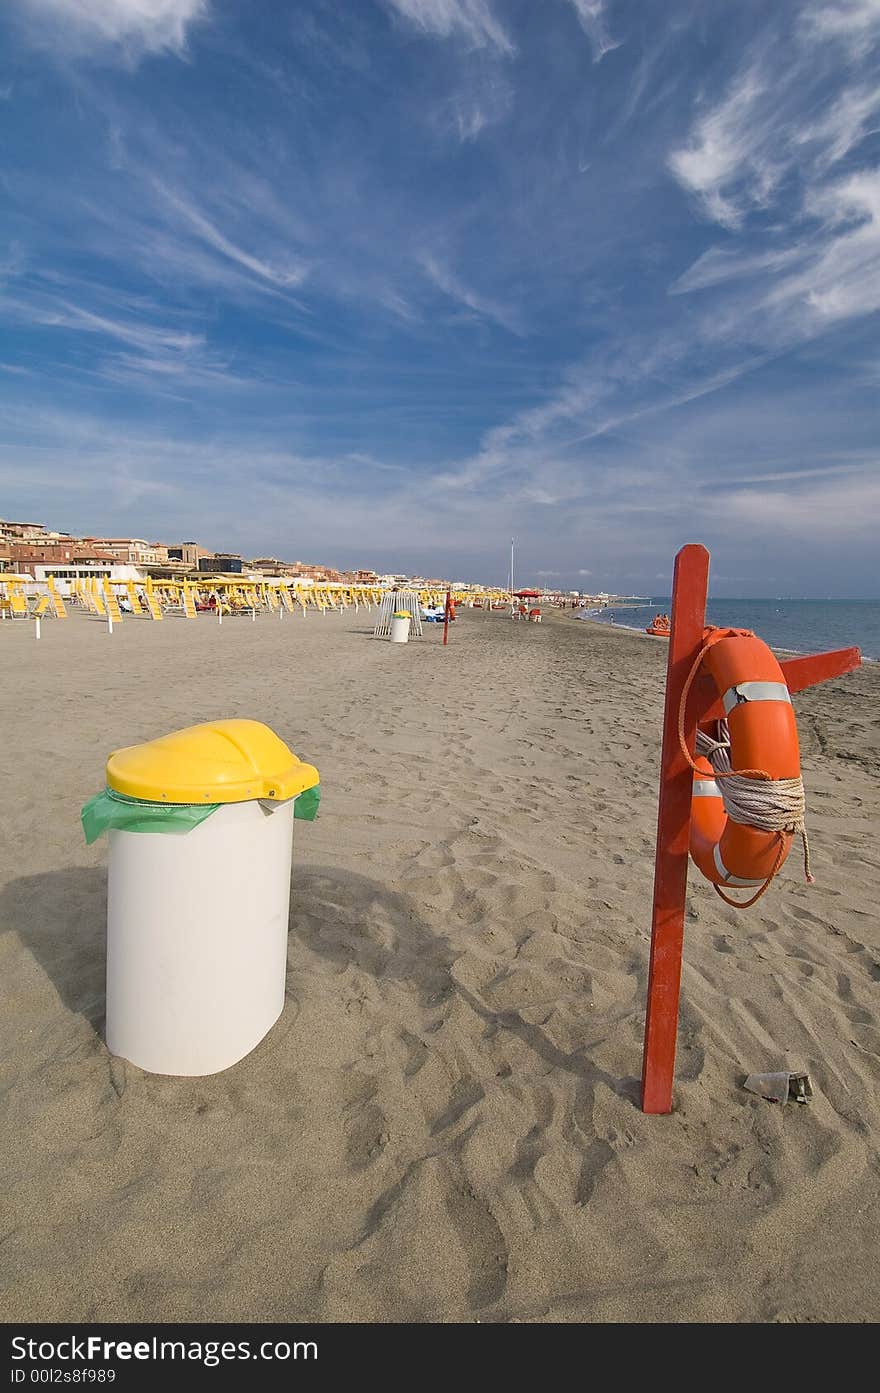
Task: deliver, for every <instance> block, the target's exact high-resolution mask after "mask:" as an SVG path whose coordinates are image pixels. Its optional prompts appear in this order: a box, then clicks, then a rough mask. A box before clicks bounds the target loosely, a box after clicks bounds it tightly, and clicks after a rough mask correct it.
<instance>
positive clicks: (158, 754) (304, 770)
mask: <svg viewBox="0 0 880 1393" xmlns="http://www.w3.org/2000/svg"><path fill="white" fill-rule="evenodd" d="M319 782H320V777H319V774H318V771H317V769H315V768H314V766H313V765H311V764H304V763H303V762H302V760H300V759H297V757H296V755H295V754H294V753H293V751H292V750H289V749H288V748H287V746H286V745H285V743H284V741H283V740H279V738H278V736H277V735H276V734H275V732H274V731H272V730H270V729H269V727H268V726H264V725H263V724H262V722H260V721H205V722H204V723H203V724H202V725H197V726H188V727H187V728H186V730H175V731H173V732H172V733H171V734H170V735H163V736H161V737H160V739H158V740H150V741H148V742H147V744H145V745H129V746H128V747H127V748H126V749H124V750H116V751H115V752H114V753H113V754H112V755H111V756H110V758H109V759H108V760H107V786H108V788H112V789H114V790H115V792H116V793H123V794H125V795H126V796H127V797H128V798H141V799H143V800H145V801H146V802H150V803H246V802H247V801H248V800H249V799H251V798H271V799H273V800H275V801H277V802H284V801H286V800H287V799H288V798H295V797H296V796H297V794H300V793H304V792H305V790H306V789H307V788H314V787H315V785H316V784H317V783H319Z"/></svg>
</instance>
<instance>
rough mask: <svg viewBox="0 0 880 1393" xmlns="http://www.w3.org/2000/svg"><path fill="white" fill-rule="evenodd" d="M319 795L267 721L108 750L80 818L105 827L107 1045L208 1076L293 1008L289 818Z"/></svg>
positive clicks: (169, 1069) (304, 812) (154, 1064)
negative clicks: (289, 1000) (103, 781)
mask: <svg viewBox="0 0 880 1393" xmlns="http://www.w3.org/2000/svg"><path fill="white" fill-rule="evenodd" d="M304 795H305V796H304ZM317 799H318V771H317V770H316V769H314V768H313V767H312V766H311V765H309V764H303V763H302V762H301V761H300V760H298V759H297V757H296V756H295V755H294V754H293V753H292V752H291V751H290V750H289V749H288V748H287V746H286V745H285V744H284V743H283V742H282V741H281V740H279V739H278V737H277V736H276V735H275V734H274V733H273V732H272V731H271V730H269V728H268V727H267V726H264V725H261V724H260V722H258V721H216V722H211V723H208V724H205V725H199V726H192V727H190V728H189V729H187V730H182V731H177V732H175V733H174V734H173V735H168V736H165V737H164V738H163V739H159V740H154V741H152V742H151V743H149V744H146V745H137V746H132V747H130V748H129V749H125V750H119V751H117V752H116V753H115V754H113V755H111V756H110V758H109V760H108V761H107V790H106V792H105V793H104V794H102V795H98V798H96V799H93V800H92V802H91V803H90V804H87V805H86V808H85V809H84V810H83V824H84V826H85V827H86V835H87V838H88V839H89V840H94V836H90V835H89V832H90V827H89V819H88V818H87V813H88V812H89V810H90V809H91V810H92V811H91V830H92V831H93V832H94V835H99V832H100V831H102V830H104V829H105V828H106V830H107V831H108V833H109V843H110V857H109V873H108V897H107V1027H106V1040H107V1048H108V1049H109V1050H110V1052H111V1054H115V1055H119V1056H121V1057H122V1058H123V1059H127V1060H130V1061H131V1063H132V1064H136V1065H137V1066H138V1068H140V1069H145V1070H146V1071H147V1072H149V1073H153V1074H175V1075H202V1074H216V1073H219V1072H220V1071H221V1070H223V1069H228V1068H229V1067H230V1066H231V1065H233V1064H236V1063H237V1062H238V1061H239V1060H240V1059H243V1058H244V1056H245V1055H246V1054H249V1053H250V1051H251V1050H252V1049H254V1047H255V1046H256V1045H258V1044H259V1042H260V1041H261V1040H262V1039H263V1037H264V1035H266V1033H267V1032H268V1031H269V1030H270V1029H271V1027H272V1026H273V1025H274V1023H275V1021H276V1020H277V1019H278V1017H279V1016H280V1015H281V1012H282V1010H283V1007H284V994H285V980H286V970H287V925H288V915H289V906H290V869H291V858H292V849H293V846H292V844H293V835H292V834H293V819H294V813H295V811H296V812H298V813H299V815H300V816H305V817H310V816H314V812H315V811H316V810H317ZM298 803H300V807H299V808H298V807H297V804H298ZM98 822H100V823H101V826H100V827H99V829H98V831H95V825H96V823H98Z"/></svg>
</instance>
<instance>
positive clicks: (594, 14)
mask: <svg viewBox="0 0 880 1393" xmlns="http://www.w3.org/2000/svg"><path fill="white" fill-rule="evenodd" d="M571 3H572V5H573V6H574V8H575V10H576V12H577V17H578V19H579V20H580V22H581V28H582V29H583V31H584V33H585V34H586V35H587V36H588V37H589V39H590V42H591V43H592V45H593V48H594V49H595V53H596V62H597V63H598V62H599V61H600V59H602V58H604V56H605V54H606V53H610V52H611V51H612V49H615V48H619V47H620V43H619V41H615V40H614V39H612V38H611V37H610V36H609V34H608V30H607V29H606V27H605V0H571Z"/></svg>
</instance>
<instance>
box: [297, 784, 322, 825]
mask: <svg viewBox="0 0 880 1393" xmlns="http://www.w3.org/2000/svg"><path fill="white" fill-rule="evenodd" d="M320 801H321V785H320V784H315V787H314V788H307V789H306V790H305V792H304V793H300V794H298V795H297V799H296V802H295V803H294V805H293V815H294V817H301V818H302V819H303V821H304V822H314V820H315V817H316V816H317V812H318V804H319V803H320Z"/></svg>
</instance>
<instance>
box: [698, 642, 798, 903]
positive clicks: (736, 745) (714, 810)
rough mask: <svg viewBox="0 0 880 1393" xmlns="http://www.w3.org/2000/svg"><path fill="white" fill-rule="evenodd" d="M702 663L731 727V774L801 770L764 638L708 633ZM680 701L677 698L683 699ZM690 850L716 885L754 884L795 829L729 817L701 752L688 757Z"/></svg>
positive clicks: (782, 689) (781, 857) (770, 872)
mask: <svg viewBox="0 0 880 1393" xmlns="http://www.w3.org/2000/svg"><path fill="white" fill-rule="evenodd" d="M702 658H703V661H702V667H703V668H704V669H705V671H706V672H708V673H709V675H710V677H711V678H712V681H713V683H714V686H715V690H716V691H717V693H718V695H719V697H720V698H721V702H722V705H723V706H724V711H725V715H726V719H727V724H728V729H729V732H730V764H731V772H732V773H734V774H747V775H749V776H751V777H753V778H756V779H761V778H765V779H767V778H769V779H796V778H799V776H800V750H799V747H798V735H797V724H796V722H795V717H794V710H793V708H792V704H791V696H790V694H789V691H788V687H787V686H786V682H785V678H784V676H783V673H782V669H781V667H780V666H779V664H778V662H777V661H776V659H775V658H774V656H773V654H772V653H771V651H770V649H769V648H768V647H767V645H766V643H764V642H762V640H761V639H759V638H757V637H756V635H755V634H752V633H750V632H748V631H746V630H738V631H731V630H729V629H719V630H717V631H715V633H712V632H711V631H710V632H709V634H708V635H707V647H705V648H704V650H703V655H702ZM682 705H684V703H682ZM694 763H695V766H696V772H695V774H694V786H693V799H692V807H691V834H690V852H691V856H692V857H693V860H694V862H695V863H696V865H697V866H698V868H699V869H700V871H702V873H703V875H704V876H705V877H706V879H707V880H709V881H711V882H712V883H713V884H714V885H716V886H760V885H764V884H765V883H766V882H767V881H769V880H770V879H772V877H773V876H774V875H775V874H776V872H777V871H778V870H779V868H780V866H781V865H782V863H783V862H784V861H785V858H786V857H787V856H788V853H789V851H790V849H791V843H792V839H793V836H794V833H793V832H791V831H784V832H767V831H764V830H762V829H761V828H759V827H751V826H748V825H747V824H745V823H741V822H734V821H733V820H732V819H731V818H729V817H728V815H727V813H726V811H725V808H724V803H723V801H722V797H721V789H720V787H719V783H720V782H721V779H722V778H723V777H724V776H723V775H721V776H719V775H718V774H716V772H715V771H714V770H713V768H712V765H711V764H710V763H709V761H708V760H706V759H703V758H702V757H701V758H698V759H697V760H695V761H694Z"/></svg>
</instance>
